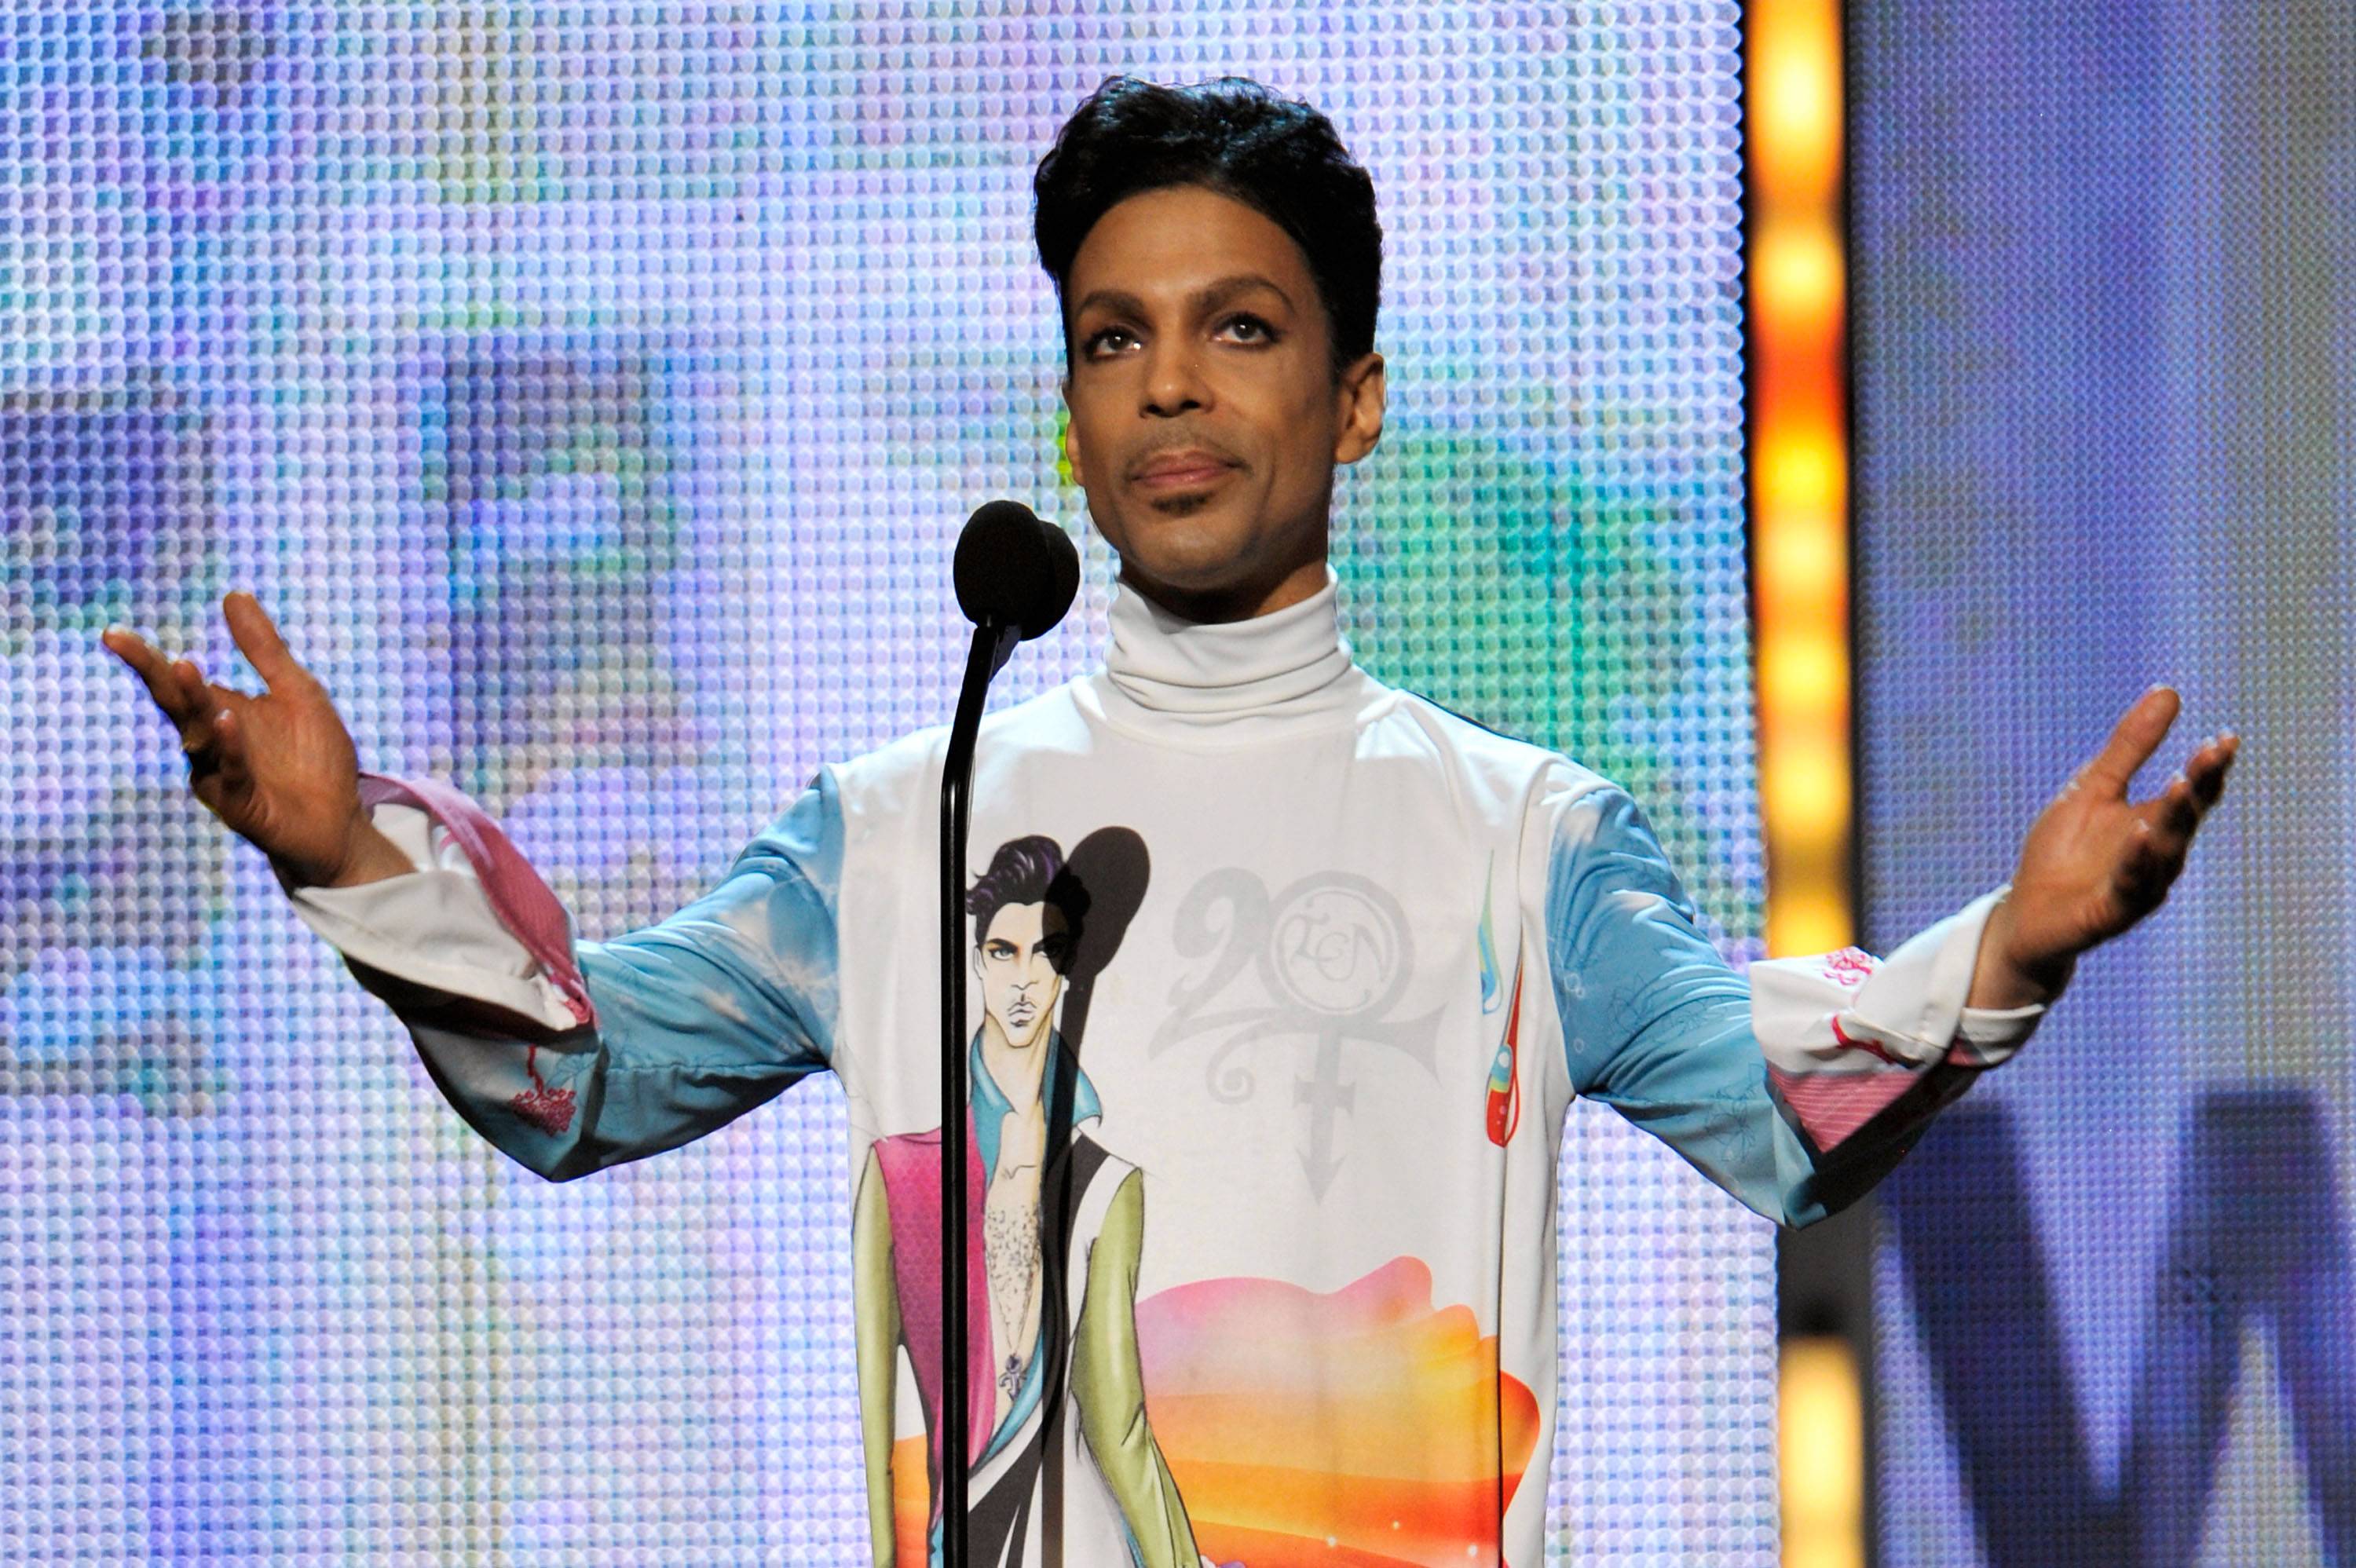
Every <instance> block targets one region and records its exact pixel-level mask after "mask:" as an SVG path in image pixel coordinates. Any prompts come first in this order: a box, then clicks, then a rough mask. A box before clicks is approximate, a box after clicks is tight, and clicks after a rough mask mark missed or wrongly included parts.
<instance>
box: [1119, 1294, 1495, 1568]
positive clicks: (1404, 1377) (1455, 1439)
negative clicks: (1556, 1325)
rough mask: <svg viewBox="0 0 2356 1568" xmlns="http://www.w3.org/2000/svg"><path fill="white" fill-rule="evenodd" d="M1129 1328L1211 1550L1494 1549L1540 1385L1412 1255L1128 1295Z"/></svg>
mask: <svg viewBox="0 0 2356 1568" xmlns="http://www.w3.org/2000/svg"><path fill="white" fill-rule="evenodd" d="M1137 1338H1138V1350H1139V1355H1140V1357H1141V1360H1142V1362H1143V1370H1144V1373H1145V1407H1146V1418H1147V1420H1148V1421H1150V1422H1151V1424H1152V1426H1153V1435H1154V1437H1155V1439H1156V1440H1157V1441H1158V1442H1159V1443H1160V1445H1161V1447H1162V1456H1163V1457H1164V1458H1165V1459H1167V1460H1168V1462H1169V1465H1170V1471H1171V1474H1172V1475H1173V1477H1175V1478H1176V1479H1177V1482H1178V1490H1179V1494H1180V1495H1181V1496H1182V1497H1183V1498H1184V1499H1186V1514H1187V1517H1188V1518H1189V1519H1190V1520H1193V1522H1194V1541H1195V1544H1196V1545H1197V1546H1198V1547H1200V1548H1201V1549H1202V1551H1203V1552H1204V1553H1205V1555H1207V1556H1208V1557H1209V1558H1210V1559H1211V1560H1212V1561H1213V1562H1215V1563H1242V1564H1244V1565H1245V1568H1308V1565H1310V1564H1312V1563H1313V1564H1317V1565H1319V1568H1407V1565H1409V1564H1413V1565H1416V1568H1440V1564H1443V1563H1444V1564H1448V1565H1449V1568H1464V1565H1466V1564H1482V1563H1496V1562H1498V1556H1497V1552H1498V1533H1499V1529H1500V1526H1501V1524H1502V1521H1503V1520H1504V1517H1505V1507H1506V1505H1507V1504H1508V1503H1510V1502H1511V1501H1512V1500H1513V1497H1514V1492H1515V1488H1516V1487H1518V1486H1519V1485H1520V1483H1521V1478H1522V1472H1523V1469H1524V1467H1526V1466H1527V1464H1528V1463H1529V1457H1530V1453H1531V1450H1532V1449H1533V1448H1535V1447H1536V1446H1537V1435H1538V1407H1537V1399H1536V1398H1535V1397H1533V1396H1532V1394H1531V1393H1530V1391H1529V1389H1528V1388H1527V1387H1526V1386H1525V1385H1524V1384H1523V1383H1521V1382H1520V1381H1518V1380H1516V1379H1515V1378H1514V1377H1512V1376H1510V1375H1508V1374H1505V1373H1504V1372H1502V1371H1499V1369H1498V1366H1497V1339H1496V1336H1495V1335H1494V1334H1493V1335H1488V1336H1483V1334H1482V1333H1481V1331H1480V1327H1479V1325H1478V1324H1477V1323H1476V1322H1475V1321H1474V1319H1473V1317H1472V1309H1471V1308H1470V1307H1439V1308H1435V1307H1433V1306H1432V1304H1431V1271H1430V1269H1429V1268H1427V1267H1426V1266H1425V1265H1424V1264H1421V1263H1420V1262H1419V1261H1417V1260H1416V1259H1414V1258H1407V1257H1402V1258H1397V1259H1394V1260H1393V1261H1391V1262H1390V1263H1388V1264H1384V1265H1383V1266H1382V1267H1381V1268H1379V1269H1376V1271H1375V1272H1374V1273H1372V1274H1370V1275H1366V1276H1365V1278H1364V1279H1361V1280H1359V1281H1357V1282H1356V1283H1355V1284H1354V1285H1345V1286H1344V1287H1343V1288H1342V1289H1340V1290H1336V1291H1333V1292H1331V1293H1329V1294H1324V1295H1320V1294H1318V1293H1316V1292H1314V1291H1310V1290H1304V1289H1302V1288H1301V1286H1299V1285H1286V1284H1283V1283H1282V1282H1280V1281H1277V1280H1266V1279H1218V1280H1206V1281H1204V1282H1202V1283H1201V1284H1197V1285H1180V1286H1177V1287H1176V1288H1174V1289H1171V1290H1165V1291H1163V1292H1162V1293H1161V1294H1160V1295H1158V1296H1153V1297H1151V1299H1149V1300H1146V1301H1142V1302H1140V1303H1139V1304H1138V1308H1137Z"/></svg>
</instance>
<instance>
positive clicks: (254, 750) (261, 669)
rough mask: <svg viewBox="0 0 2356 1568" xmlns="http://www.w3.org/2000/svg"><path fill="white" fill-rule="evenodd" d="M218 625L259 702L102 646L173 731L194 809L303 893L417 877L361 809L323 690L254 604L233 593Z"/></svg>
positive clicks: (136, 652) (117, 645)
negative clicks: (257, 683)
mask: <svg viewBox="0 0 2356 1568" xmlns="http://www.w3.org/2000/svg"><path fill="white" fill-rule="evenodd" d="M221 615H222V618H223V619H224V620H226V621H227V622H228V623H229V630H230V636H232V637H233V638H235V639H236V640H237V645H238V648H239V651H241V653H243V654H244V655H245V656H246V658H247V660H248V661H249V662H250V663H251V664H252V666H253V668H254V672H255V673H256V674H257V675H259V676H261V677H262V684H263V685H264V686H265V687H267V688H268V689H267V690H266V691H265V692H264V693H263V694H262V696H260V697H249V696H247V695H246V694H245V693H244V692H241V691H237V690H234V689H232V688H229V687H226V686H219V685H215V684H214V683H212V682H210V681H208V680H207V679H205V677H204V673H203V672H202V671H201V670H199V669H198V667H197V665H196V661H195V660H193V659H186V658H182V659H166V658H165V656H163V655H162V654H161V653H159V652H158V651H157V650H156V649H155V648H154V647H152V646H150V645H148V644H147V643H146V642H145V641H144V640H143V639H142V638H140V637H139V636H138V635H136V634H135V633H133V632H132V631H130V630H129V629H128V628H126V627H121V626H110V627H108V628H107V630H106V632H105V634H104V635H103V636H102V637H101V639H100V640H101V641H102V642H103V643H104V644H105V645H107V647H108V648H109V649H110V650H112V652H113V654H114V655H115V656H116V657H118V658H120V659H121V660H122V661H123V663H124V664H127V665H129V666H130V667H132V669H133V670H134V671H135V672H137V674H138V676H139V677H140V679H142V680H144V681H145V682H146V683H147V693H148V695H149V696H151V697H153V698H154V699H155V706H156V707H158V708H160V709H163V711H164V717H166V719H169V720H171V721H172V722H173V724H174V725H176V726H177V728H178V730H179V731H180V749H181V750H182V751H183V752H187V757H188V787H189V788H190V789H191V790H192V791H193V792H195V795H196V797H197V798H198V800H200V801H202V802H204V804H205V805H206V807H207V809H209V811H211V812H212V814H213V815H214V816H218V817H220V819H221V821H223V822H224V823H227V824H228V825H229V827H230V828H231V829H233V830H234V831H235V832H237V833H238V834H240V835H241V836H242V837H245V838H246V839H248V840H249V841H251V842H252V844H253V845H254V846H255V847H256V848H260V849H261V850H262V853H263V854H265V855H267V856H269V857H270V859H271V861H272V863H273V865H275V866H276V867H277V868H278V869H279V870H280V871H281V872H282V873H283V874H284V876H285V878H286V879H287V880H289V881H291V882H294V883H296V884H297V885H311V886H328V887H348V886H351V885H353V884H354V883H358V882H369V881H375V880H379V879H380V878H384V877H393V876H399V875H401V874H402V873H403V872H406V871H410V870H413V869H415V868H414V867H413V866H412V865H411V863H410V860H409V857H408V856H406V855H404V854H402V851H401V849H400V848H399V846H397V845H395V844H394V843H393V842H392V840H391V839H390V838H387V837H385V836H384V835H383V834H382V833H380V832H379V831H378V830H377V828H376V827H375V825H374V824H373V823H371V822H370V821H369V815H368V812H367V810H366V808H365V807H363V806H362V805H361V804H360V795H359V753H358V752H357V751H356V750H355V749H354V748H353V745H352V737H351V732H350V731H348V730H347V729H345V728H344V721H343V720H342V718H341V717H340V716H339V715H338V714H337V712H336V705H335V704H334V703H333V702H331V701H330V700H328V698H327V688H324V687H322V686H321V685H320V684H319V682H318V681H317V680H316V678H315V677H313V676H312V674H311V672H310V671H308V670H306V669H305V668H304V667H302V666H301V665H299V664H297V663H296V662H295V656H294V655H292V654H290V653H288V652H287V651H286V644H285V642H284V640H283V639H282V638H280V636H279V635H278V628H277V627H276V626H274V625H273V624H271V621H270V616H269V615H268V614H267V613H265V612H264V611H263V610H262V604H261V602H260V601H258V600H257V599H255V598H254V596H253V595H252V594H251V593H249V592H245V591H244V590H242V589H238V590H234V591H232V592H230V593H229V594H228V595H226V596H225V597H224V598H223V599H222V600H221Z"/></svg>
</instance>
